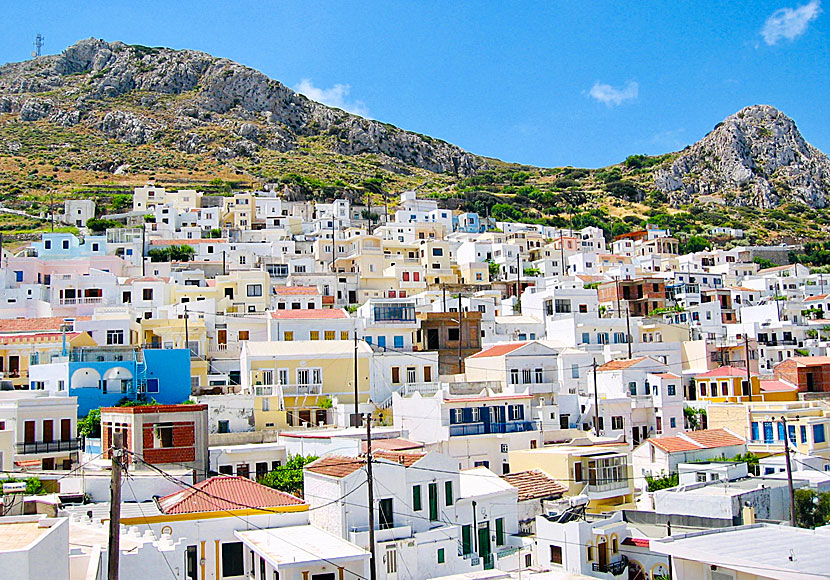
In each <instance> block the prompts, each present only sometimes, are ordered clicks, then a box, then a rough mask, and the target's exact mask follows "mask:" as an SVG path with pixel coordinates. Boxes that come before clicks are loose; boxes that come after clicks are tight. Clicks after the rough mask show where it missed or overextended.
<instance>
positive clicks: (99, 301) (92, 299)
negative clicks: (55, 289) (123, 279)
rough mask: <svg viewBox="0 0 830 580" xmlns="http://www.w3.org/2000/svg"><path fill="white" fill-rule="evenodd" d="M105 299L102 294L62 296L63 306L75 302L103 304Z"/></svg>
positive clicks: (61, 302)
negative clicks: (73, 296) (85, 296)
mask: <svg viewBox="0 0 830 580" xmlns="http://www.w3.org/2000/svg"><path fill="white" fill-rule="evenodd" d="M103 302H104V299H103V298H102V297H101V296H94V297H87V298H84V297H81V298H61V299H60V304H61V306H73V305H75V304H102V303H103Z"/></svg>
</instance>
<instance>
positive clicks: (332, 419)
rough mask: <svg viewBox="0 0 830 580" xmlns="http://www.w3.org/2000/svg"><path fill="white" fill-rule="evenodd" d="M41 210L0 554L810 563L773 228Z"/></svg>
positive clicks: (439, 215)
mask: <svg viewBox="0 0 830 580" xmlns="http://www.w3.org/2000/svg"><path fill="white" fill-rule="evenodd" d="M58 217H59V219H60V220H61V221H63V222H64V223H65V224H66V225H70V226H73V227H75V228H77V230H78V231H79V232H80V233H79V234H77V235H76V234H74V233H61V232H50V233H43V234H42V235H41V236H40V238H39V239H36V240H33V241H31V242H22V243H21V242H18V243H16V244H9V243H8V242H7V243H6V244H5V245H3V247H2V250H1V251H0V266H2V268H0V288H2V292H0V296H1V297H2V298H0V376H1V377H2V383H0V470H2V472H3V473H5V476H4V480H5V481H4V482H3V495H2V498H1V499H2V514H3V517H0V538H2V540H3V541H2V542H0V570H7V569H9V570H10V569H15V570H18V571H19V573H17V575H15V576H14V577H15V578H24V579H29V578H31V579H37V578H52V579H54V580H93V579H103V578H105V577H106V575H107V570H108V567H109V565H110V563H111V562H112V561H114V560H113V558H116V557H117V561H118V565H119V567H120V578H122V579H125V580H129V579H136V580H138V579H143V578H159V579H161V578H178V579H181V580H222V579H229V580H239V579H242V578H251V579H255V580H335V579H336V580H355V579H362V580H366V579H369V578H371V579H372V580H375V579H376V578H377V579H381V580H418V579H423V578H446V579H449V578H452V579H456V578H457V579H462V578H463V579H477V580H491V579H492V580H498V579H503V578H531V579H534V578H535V579H540V580H541V579H547V578H552V579H553V578H561V579H573V578H601V579H611V578H629V579H631V580H659V579H665V578H676V579H681V580H683V579H693V578H707V579H708V578H711V579H712V580H725V579H727V578H730V579H735V578H747V579H749V578H788V579H796V578H799V579H804V578H825V577H826V562H827V561H826V560H825V559H824V558H825V557H826V556H825V554H826V553H827V551H828V550H830V533H828V531H830V528H828V527H827V526H826V524H828V521H829V520H830V508H828V507H827V506H828V505H830V495H829V494H830V445H828V440H830V353H829V352H828V346H829V345H830V316H828V315H827V314H826V312H828V311H830V277H827V276H826V275H824V274H820V273H811V269H810V268H809V267H807V266H805V265H801V264H790V263H788V255H789V252H790V250H791V249H792V248H789V247H787V246H783V245H782V246H750V245H735V246H734V247H732V248H731V249H711V250H704V251H700V252H695V253H689V254H681V253H679V252H680V240H679V239H678V238H676V237H673V235H672V234H673V232H672V231H670V230H669V229H665V228H660V227H658V226H656V225H653V224H649V225H647V226H646V229H642V230H635V231H631V232H628V233H624V234H622V235H619V236H616V237H612V238H606V233H604V232H603V230H602V229H600V228H598V227H586V228H583V229H567V228H566V229H561V228H555V227H551V226H545V225H539V224H531V223H519V222H502V221H496V220H493V219H491V218H487V217H486V216H481V215H478V214H476V213H469V212H467V213H462V212H461V211H459V210H451V209H446V208H441V207H439V205H438V202H437V201H436V200H435V199H428V198H422V197H419V196H418V194H417V193H416V192H415V191H404V192H403V193H400V197H399V199H398V200H391V199H390V200H388V203H387V204H385V205H382V206H380V207H369V206H358V205H354V204H353V203H350V201H349V200H347V199H335V200H333V201H332V202H331V203H315V202H313V201H293V200H291V199H289V197H288V196H286V195H284V192H283V190H281V188H280V187H279V186H275V187H265V188H264V189H263V190H262V191H234V192H232V193H230V194H227V195H213V194H210V193H206V192H203V191H198V190H193V189H178V190H173V189H169V188H165V187H161V186H157V185H155V184H154V183H148V184H146V185H143V186H140V187H136V188H135V190H134V192H133V196H132V207H131V208H129V207H128V208H126V210H125V211H124V212H123V213H120V214H117V215H107V216H103V217H104V218H105V219H106V220H109V221H106V222H102V220H101V219H100V218H101V217H102V216H101V211H100V208H96V206H95V202H94V201H93V200H90V199H73V200H68V201H66V202H65V206H64V208H63V213H62V214H61V215H60V216H58ZM102 223H104V225H105V226H109V227H102V225H101V224H102ZM57 225H60V224H57ZM93 226H94V227H93ZM709 233H710V234H711V235H713V236H718V237H719V238H721V239H734V240H739V239H741V238H742V236H743V234H744V233H743V231H742V230H739V229H735V228H726V227H724V228H719V229H718V231H712V232H709ZM0 239H1V238H0ZM825 278H827V279H825ZM119 472H122V473H123V476H122V477H119V476H118V474H119ZM116 489H117V493H115V495H113V493H114V490H116ZM113 497H115V498H116V502H117V506H114V505H112V504H111V501H112V498H113ZM119 500H120V501H119ZM116 507H117V508H118V509H115V508H116ZM114 514H117V515H114ZM114 517H117V518H120V525H118V526H117V527H115V526H114V532H110V524H111V522H112V521H113V518H114ZM115 521H116V522H117V521H118V520H115ZM113 536H115V538H117V542H115V543H114V542H113V540H114V538H113Z"/></svg>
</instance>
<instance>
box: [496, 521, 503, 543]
mask: <svg viewBox="0 0 830 580" xmlns="http://www.w3.org/2000/svg"><path fill="white" fill-rule="evenodd" d="M496 545H497V546H503V545H504V518H497V519H496Z"/></svg>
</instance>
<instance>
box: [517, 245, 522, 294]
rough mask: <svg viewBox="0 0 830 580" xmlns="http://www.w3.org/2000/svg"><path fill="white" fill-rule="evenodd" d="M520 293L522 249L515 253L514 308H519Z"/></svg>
mask: <svg viewBox="0 0 830 580" xmlns="http://www.w3.org/2000/svg"><path fill="white" fill-rule="evenodd" d="M521 293H522V249H521V248H519V250H518V251H517V252H516V306H519V295H520V294H521Z"/></svg>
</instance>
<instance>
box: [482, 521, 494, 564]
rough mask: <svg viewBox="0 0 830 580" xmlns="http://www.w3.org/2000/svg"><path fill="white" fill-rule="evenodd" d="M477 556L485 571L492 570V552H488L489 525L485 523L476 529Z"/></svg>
mask: <svg viewBox="0 0 830 580" xmlns="http://www.w3.org/2000/svg"><path fill="white" fill-rule="evenodd" d="M478 555H479V556H480V557H481V560H482V562H483V563H484V569H485V570H492V569H493V565H494V562H493V558H492V552H491V551H490V523H489V522H488V523H485V524H483V525H481V526H479V528H478Z"/></svg>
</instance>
